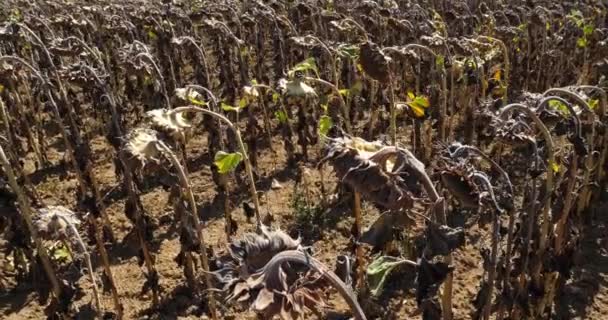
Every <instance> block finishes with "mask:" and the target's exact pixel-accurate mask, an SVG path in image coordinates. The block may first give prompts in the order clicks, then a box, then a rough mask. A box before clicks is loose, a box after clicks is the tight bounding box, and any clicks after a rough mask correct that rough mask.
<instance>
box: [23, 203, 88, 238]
mask: <svg viewBox="0 0 608 320" xmlns="http://www.w3.org/2000/svg"><path fill="white" fill-rule="evenodd" d="M70 224H72V225H73V226H74V227H77V226H78V225H79V224H80V220H79V219H78V217H76V214H75V213H74V212H73V211H72V210H70V209H68V208H66V207H64V206H48V207H46V208H41V209H38V212H37V214H36V216H35V217H34V227H35V228H36V230H37V231H38V233H40V235H41V236H43V237H44V238H46V239H57V238H61V237H70V234H71V231H70V228H69V225H70Z"/></svg>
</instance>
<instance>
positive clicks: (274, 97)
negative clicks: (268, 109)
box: [272, 92, 281, 103]
mask: <svg viewBox="0 0 608 320" xmlns="http://www.w3.org/2000/svg"><path fill="white" fill-rule="evenodd" d="M279 99H281V95H280V94H279V93H278V92H274V93H273V94H272V103H277V102H279Z"/></svg>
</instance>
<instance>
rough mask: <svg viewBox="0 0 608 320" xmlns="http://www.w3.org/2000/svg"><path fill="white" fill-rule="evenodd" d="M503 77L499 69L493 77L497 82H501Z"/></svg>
mask: <svg viewBox="0 0 608 320" xmlns="http://www.w3.org/2000/svg"><path fill="white" fill-rule="evenodd" d="M501 76H502V70H501V69H500V68H498V69H496V71H495V72H494V74H493V75H492V79H494V80H496V81H500V78H501Z"/></svg>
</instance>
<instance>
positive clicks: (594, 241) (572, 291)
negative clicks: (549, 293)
mask: <svg viewBox="0 0 608 320" xmlns="http://www.w3.org/2000/svg"><path fill="white" fill-rule="evenodd" d="M604 200H606V199H604ZM603 202H604V205H603V206H600V207H599V208H597V209H596V211H595V212H594V213H593V218H592V219H591V220H592V221H591V223H589V224H588V225H587V226H586V228H585V229H586V230H583V231H582V234H583V237H582V239H581V240H580V242H581V243H580V248H581V251H579V252H578V257H575V263H576V265H575V267H574V268H573V270H572V277H571V279H570V280H569V281H568V282H567V283H566V284H565V286H564V288H563V294H562V295H561V296H560V297H558V298H557V299H558V303H557V306H559V308H558V310H556V312H557V314H556V316H555V319H560V320H561V319H564V320H565V319H587V318H589V313H590V310H589V307H591V306H592V305H593V304H594V300H595V299H597V295H598V294H599V293H600V290H601V288H606V287H607V286H608V215H607V214H606V212H608V204H606V202H605V201H603ZM600 312H605V310H603V311H601V310H600Z"/></svg>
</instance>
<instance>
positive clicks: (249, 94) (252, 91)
mask: <svg viewBox="0 0 608 320" xmlns="http://www.w3.org/2000/svg"><path fill="white" fill-rule="evenodd" d="M243 96H244V97H245V98H247V99H250V100H255V99H256V98H257V97H259V96H260V92H259V91H258V89H256V88H255V87H254V86H243Z"/></svg>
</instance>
